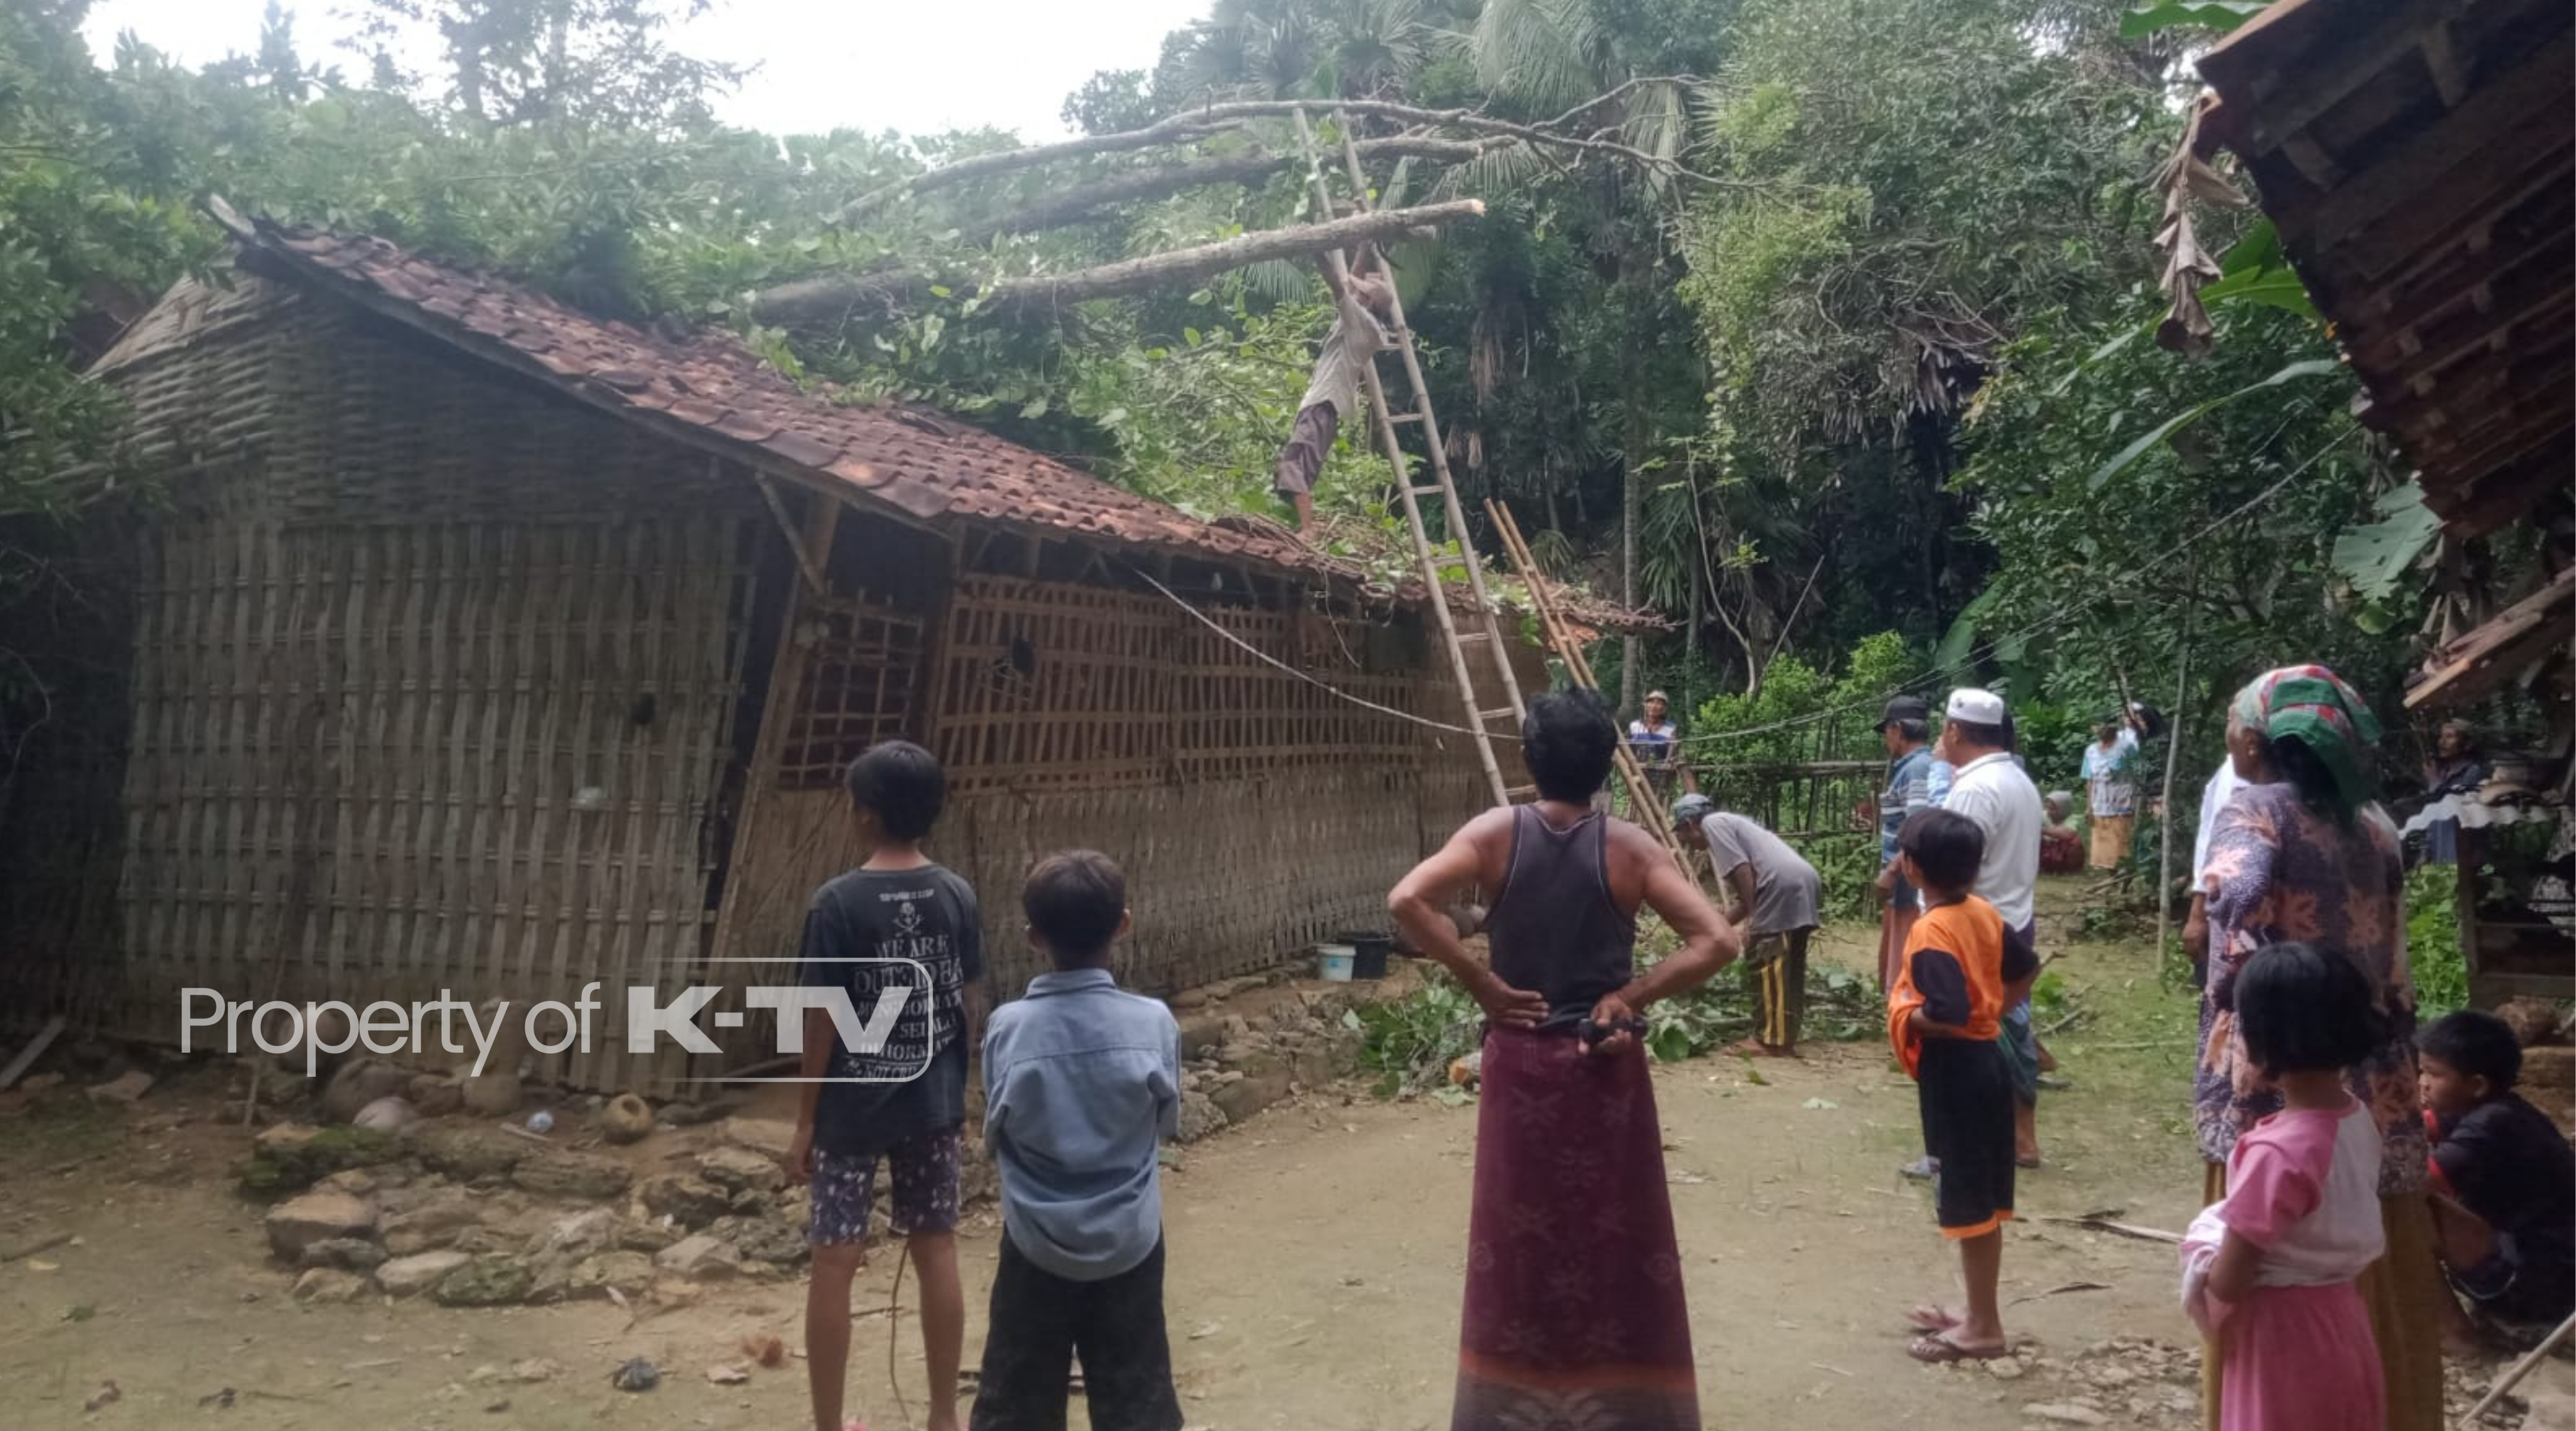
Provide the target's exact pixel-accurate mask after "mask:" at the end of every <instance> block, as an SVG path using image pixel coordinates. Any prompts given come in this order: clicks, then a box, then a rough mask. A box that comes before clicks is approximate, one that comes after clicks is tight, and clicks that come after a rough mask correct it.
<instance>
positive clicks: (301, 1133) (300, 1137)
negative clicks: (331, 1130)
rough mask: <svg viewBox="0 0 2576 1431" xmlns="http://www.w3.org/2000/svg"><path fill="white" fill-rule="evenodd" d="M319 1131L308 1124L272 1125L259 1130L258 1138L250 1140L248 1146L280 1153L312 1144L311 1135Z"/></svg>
mask: <svg viewBox="0 0 2576 1431" xmlns="http://www.w3.org/2000/svg"><path fill="white" fill-rule="evenodd" d="M320 1131H322V1130H321V1129H319V1128H316V1127H314V1126H313V1125H312V1124H310V1123H272V1124H270V1125H269V1126H268V1127H265V1128H262V1129H260V1130H259V1136H258V1137H256V1138H253V1139H251V1140H250V1145H251V1146H252V1147H254V1148H259V1149H262V1150H264V1151H267V1152H281V1151H284V1150H287V1149H290V1148H301V1147H303V1146H304V1145H305V1144H307V1143H310V1142H312V1141H313V1135H314V1134H316V1133H318V1132H320Z"/></svg>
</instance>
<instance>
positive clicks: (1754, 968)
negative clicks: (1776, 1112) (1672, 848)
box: [1673, 795, 1825, 1057]
mask: <svg viewBox="0 0 2576 1431" xmlns="http://www.w3.org/2000/svg"><path fill="white" fill-rule="evenodd" d="M1673 831H1674V833H1675V834H1678V835H1679V836H1680V837H1681V839H1682V843H1684V844H1686V845H1688V846H1690V847H1691V848H1692V849H1696V850H1706V851H1708V860H1709V864H1710V866H1711V867H1713V868H1714V869H1715V870H1716V871H1717V878H1718V882H1719V883H1720V884H1722V885H1724V886H1725V887H1726V890H1727V895H1728V899H1727V905H1728V908H1727V911H1726V917H1727V919H1728V920H1729V921H1731V922H1732V923H1733V924H1734V925H1735V926H1736V928H1737V929H1739V930H1741V931H1742V932H1743V935H1744V982H1745V985H1746V987H1747V988H1748V989H1750V990H1751V991H1752V994H1753V1037H1751V1038H1749V1039H1746V1040H1744V1041H1743V1042H1741V1043H1739V1044H1737V1045H1735V1047H1734V1048H1733V1049H1731V1050H1729V1052H1733V1053H1741V1054H1748V1055H1756V1056H1766V1057H1789V1056H1794V1055H1795V1054H1796V1053H1797V1051H1798V1026H1799V1024H1800V1023H1801V1022H1803V1021H1804V1020H1805V1018H1806V1015H1807V937H1808V936H1809V935H1810V934H1813V933H1814V932H1815V929H1816V924H1817V918H1818V914H1819V912H1820V911H1821V910H1822V908H1823V906H1824V898H1825V885H1824V881H1823V879H1821V878H1820V877H1818V876H1817V874H1816V867H1815V866H1814V865H1811V864H1809V863H1807V861H1806V860H1805V859H1804V858H1803V857H1801V856H1800V855H1799V854H1798V852H1797V851H1796V850H1793V849H1791V848H1789V846H1788V843H1787V842H1786V841H1784V840H1782V839H1781V838H1780V837H1779V836H1778V835H1775V834H1773V833H1771V832H1770V831H1769V830H1766V829H1764V828H1762V826H1761V825H1760V824H1758V823H1756V822H1755V821H1752V820H1749V819H1746V818H1745V817H1744V816H1742V815H1737V814H1733V813H1730V812H1728V811H1724V810H1720V809H1718V808H1717V804H1716V802H1715V801H1712V800H1710V799H1709V798H1708V797H1707V796H1705V795H1685V796H1683V797H1682V798H1681V799H1679V800H1677V801H1675V802H1674V803H1673Z"/></svg>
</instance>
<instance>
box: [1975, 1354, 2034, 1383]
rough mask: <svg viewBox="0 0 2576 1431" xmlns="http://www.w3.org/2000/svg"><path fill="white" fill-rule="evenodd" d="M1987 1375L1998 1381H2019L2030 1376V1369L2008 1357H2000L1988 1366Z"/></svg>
mask: <svg viewBox="0 0 2576 1431" xmlns="http://www.w3.org/2000/svg"><path fill="white" fill-rule="evenodd" d="M1985 1365H1986V1375H1988V1376H1991V1377H1993V1378H1994V1379H1995V1380H1997V1381H2019V1380H2021V1379H2022V1378H2023V1377H2024V1376H2027V1375H2029V1374H2030V1368H2029V1367H2026V1366H2024V1365H2022V1364H2021V1363H2020V1362H2017V1361H2015V1360H2013V1359H2012V1358H2011V1357H2008V1356H1999V1357H1997V1358H1995V1359H1994V1360H1993V1361H1990V1362H1987V1363H1986V1364H1985Z"/></svg>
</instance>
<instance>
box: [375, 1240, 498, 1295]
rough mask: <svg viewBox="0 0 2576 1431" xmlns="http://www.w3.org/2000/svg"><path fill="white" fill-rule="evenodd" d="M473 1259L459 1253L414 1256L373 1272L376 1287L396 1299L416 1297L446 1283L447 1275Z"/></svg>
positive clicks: (398, 1258)
mask: <svg viewBox="0 0 2576 1431" xmlns="http://www.w3.org/2000/svg"><path fill="white" fill-rule="evenodd" d="M473 1260H474V1259H473V1258H471V1257H468V1256H466V1255H465V1254H464V1253H462V1252H448V1251H439V1252H416V1253H413V1254H412V1255H411V1256H409V1257H397V1258H395V1259H393V1260H392V1261H390V1262H387V1263H386V1264H384V1265H383V1266H381V1267H378V1268H377V1269H376V1285H377V1286H379V1287H382V1288H383V1289H385V1291H386V1292H387V1293H389V1294H390V1295H393V1296H396V1297H416V1296H419V1295H420V1294H421V1293H423V1292H426V1291H428V1290H429V1289H430V1288H432V1287H435V1286H437V1285H438V1284H439V1283H441V1282H444V1281H446V1280H447V1274H449V1273H451V1272H453V1271H455V1270H456V1269H457V1268H459V1267H462V1266H464V1265H465V1264H466V1263H468V1262H471V1261H473Z"/></svg>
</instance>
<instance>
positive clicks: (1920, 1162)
mask: <svg viewBox="0 0 2576 1431" xmlns="http://www.w3.org/2000/svg"><path fill="white" fill-rule="evenodd" d="M1896 1171H1897V1172H1898V1173H1899V1174H1900V1175H1902V1176H1905V1177H1909V1178H1912V1179H1914V1180H1915V1181H1917V1182H1929V1181H1930V1180H1932V1179H1934V1178H1937V1177H1939V1176H1941V1160H1940V1159H1939V1158H1936V1157H1933V1156H1932V1155H1931V1154H1929V1153H1926V1154H1924V1155H1923V1156H1922V1157H1919V1158H1916V1159H1915V1160H1914V1161H1913V1162H1910V1163H1907V1164H1906V1165H1904V1166H1903V1167H1900V1168H1898V1169H1897V1170H1896Z"/></svg>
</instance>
